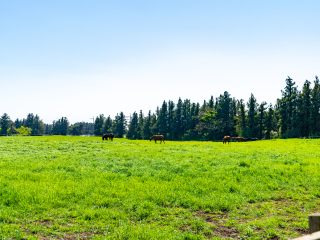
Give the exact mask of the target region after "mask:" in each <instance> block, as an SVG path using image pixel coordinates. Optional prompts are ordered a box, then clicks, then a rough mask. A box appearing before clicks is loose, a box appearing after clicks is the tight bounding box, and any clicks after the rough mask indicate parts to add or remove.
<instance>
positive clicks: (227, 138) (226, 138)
mask: <svg viewBox="0 0 320 240" xmlns="http://www.w3.org/2000/svg"><path fill="white" fill-rule="evenodd" d="M227 142H228V144H229V143H230V136H224V138H223V144H226V143H227Z"/></svg>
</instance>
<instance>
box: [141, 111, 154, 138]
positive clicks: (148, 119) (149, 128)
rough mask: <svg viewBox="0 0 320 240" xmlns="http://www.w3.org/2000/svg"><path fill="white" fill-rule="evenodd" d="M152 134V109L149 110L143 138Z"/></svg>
mask: <svg viewBox="0 0 320 240" xmlns="http://www.w3.org/2000/svg"><path fill="white" fill-rule="evenodd" d="M151 135H152V134H151V111H149V113H148V116H147V117H146V118H145V120H144V125H143V134H142V137H143V139H149V138H150V137H151Z"/></svg>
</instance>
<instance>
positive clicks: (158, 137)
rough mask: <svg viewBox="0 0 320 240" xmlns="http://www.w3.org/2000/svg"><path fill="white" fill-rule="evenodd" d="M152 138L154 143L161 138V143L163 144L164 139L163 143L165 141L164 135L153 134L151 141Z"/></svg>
mask: <svg viewBox="0 0 320 240" xmlns="http://www.w3.org/2000/svg"><path fill="white" fill-rule="evenodd" d="M152 139H154V143H157V140H160V144H161V142H162V141H163V143H165V142H164V137H163V135H153V136H152V137H151V138H150V142H151V140H152Z"/></svg>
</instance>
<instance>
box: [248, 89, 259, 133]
mask: <svg viewBox="0 0 320 240" xmlns="http://www.w3.org/2000/svg"><path fill="white" fill-rule="evenodd" d="M247 106H248V120H247V126H248V134H249V136H250V137H257V131H256V126H257V121H256V116H257V106H258V104H257V100H256V98H255V97H254V95H253V94H252V93H251V96H250V98H249V101H248V103H247Z"/></svg>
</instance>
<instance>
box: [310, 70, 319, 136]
mask: <svg viewBox="0 0 320 240" xmlns="http://www.w3.org/2000/svg"><path fill="white" fill-rule="evenodd" d="M311 102H312V105H311V119H310V122H311V123H310V126H311V134H313V135H319V134H320V128H319V125H320V114H319V109H320V83H319V78H318V76H316V80H315V81H314V87H313V89H312V93H311Z"/></svg>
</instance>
